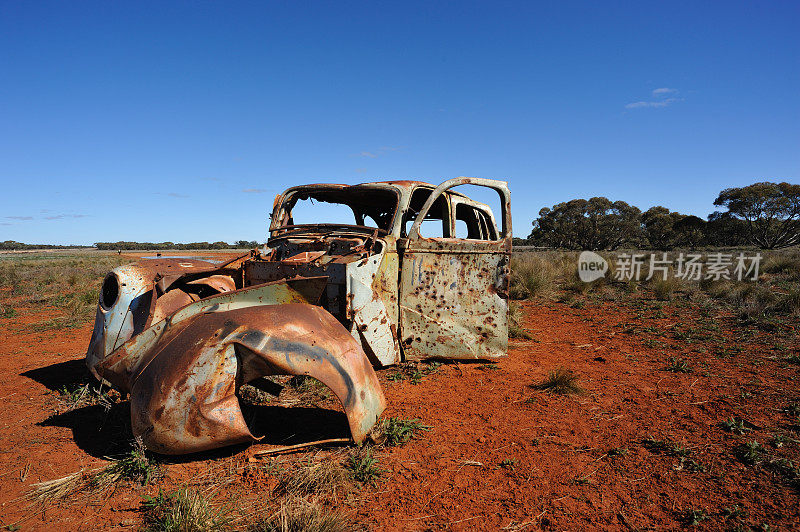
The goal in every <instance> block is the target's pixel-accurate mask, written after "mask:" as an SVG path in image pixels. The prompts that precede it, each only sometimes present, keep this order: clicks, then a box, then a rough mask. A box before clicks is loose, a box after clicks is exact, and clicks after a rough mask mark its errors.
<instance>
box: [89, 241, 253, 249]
mask: <svg viewBox="0 0 800 532" xmlns="http://www.w3.org/2000/svg"><path fill="white" fill-rule="evenodd" d="M258 245H259V243H258V241H256V240H237V241H236V242H234V243H233V244H228V243H227V242H221V241H220V242H188V243H185V244H181V243H174V242H124V241H120V242H96V243H95V245H94V247H96V248H97V249H101V250H114V251H117V250H122V251H126V250H133V249H137V250H145V251H147V250H155V249H158V250H162V249H184V250H186V249H237V248H248V249H250V248H254V247H256V246H258Z"/></svg>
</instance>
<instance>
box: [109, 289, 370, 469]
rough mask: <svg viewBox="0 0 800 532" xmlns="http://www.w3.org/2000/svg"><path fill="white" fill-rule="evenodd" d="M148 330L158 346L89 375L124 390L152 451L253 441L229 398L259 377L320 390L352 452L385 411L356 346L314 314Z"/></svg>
mask: <svg viewBox="0 0 800 532" xmlns="http://www.w3.org/2000/svg"><path fill="white" fill-rule="evenodd" d="M229 308H230V307H229ZM154 327H157V328H159V329H160V332H159V333H158V334H157V335H156V336H158V341H156V342H153V343H151V344H150V345H142V344H141V343H140V342H137V340H138V338H139V337H136V338H134V339H132V340H131V341H130V342H129V343H131V348H130V349H127V348H126V347H127V344H126V346H123V348H122V349H120V351H121V353H120V356H113V357H111V358H110V359H107V360H106V361H103V362H101V363H100V364H99V365H98V366H97V367H96V370H97V373H98V374H99V375H100V376H101V377H103V378H106V379H107V380H109V381H111V382H114V383H117V384H121V381H123V380H124V381H126V388H127V389H129V390H130V394H131V422H132V427H133V432H134V436H137V437H141V438H142V439H143V441H144V443H145V445H147V447H148V448H149V449H151V450H154V451H157V452H160V453H164V454H183V453H190V452H198V451H204V450H208V449H214V448H218V447H222V446H226V445H232V444H235V443H242V442H246V441H256V440H257V439H258V438H257V437H256V436H254V435H253V434H252V433H251V432H250V430H249V429H248V427H247V424H246V423H245V420H244V418H243V416H242V412H241V409H240V407H239V402H238V399H237V397H236V391H237V390H238V387H239V386H240V385H241V384H245V383H247V382H250V381H252V380H254V379H256V378H258V377H261V376H265V375H307V376H310V377H313V378H315V379H317V380H319V381H320V382H322V383H323V384H325V385H326V386H327V387H328V388H330V389H331V390H332V391H333V393H334V394H335V395H336V397H337V398H338V399H339V400H340V401H341V403H342V406H343V407H344V411H345V414H346V416H347V419H348V423H349V425H350V431H351V434H352V437H353V440H354V441H355V442H357V443H360V442H362V441H364V439H366V437H367V435H368V434H369V431H370V430H371V429H372V427H373V426H374V425H375V423H376V421H377V419H378V417H379V416H380V414H381V412H382V411H383V409H384V407H385V399H384V397H383V393H382V391H381V388H380V384H379V383H378V380H377V376H376V375H375V372H374V370H373V369H372V366H371V365H370V363H369V360H368V359H367V357H366V356H365V355H364V353H363V351H362V350H361V348H360V347H359V345H358V343H357V342H356V341H355V340H354V339H353V338H352V336H350V334H349V333H348V332H347V330H346V329H344V327H342V325H341V324H340V323H339V322H337V321H336V320H335V319H334V318H333V317H332V316H331V315H330V314H328V313H327V312H325V311H324V310H323V309H321V308H319V307H317V306H315V305H309V304H306V303H287V304H281V305H261V306H246V307H238V308H236V307H235V308H232V310H219V309H215V310H212V311H209V312H204V313H200V314H197V313H195V314H193V315H192V316H191V317H185V318H184V319H182V320H179V321H177V322H174V323H173V322H170V321H168V320H165V321H164V322H161V323H159V324H157V325H156V326H154ZM144 335H148V332H147V331H146V332H145V333H144ZM140 336H142V335H140ZM140 349H144V351H140ZM115 355H116V353H115Z"/></svg>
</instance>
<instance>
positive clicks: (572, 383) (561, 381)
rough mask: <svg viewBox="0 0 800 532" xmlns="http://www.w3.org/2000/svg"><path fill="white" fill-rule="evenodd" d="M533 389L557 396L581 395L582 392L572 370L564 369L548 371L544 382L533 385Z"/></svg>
mask: <svg viewBox="0 0 800 532" xmlns="http://www.w3.org/2000/svg"><path fill="white" fill-rule="evenodd" d="M535 388H537V389H539V390H545V391H547V392H550V393H554V394H558V395H572V394H582V393H583V391H584V390H583V388H581V387H580V386H579V385H578V376H577V375H575V373H573V372H572V370H569V369H564V368H556V369H554V370H552V371H550V372H549V373H548V374H547V378H546V379H545V380H544V382H542V383H541V384H537V385H535Z"/></svg>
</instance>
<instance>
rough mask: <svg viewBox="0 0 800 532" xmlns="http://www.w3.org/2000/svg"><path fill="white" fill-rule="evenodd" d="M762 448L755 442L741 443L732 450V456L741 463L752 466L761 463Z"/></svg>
mask: <svg viewBox="0 0 800 532" xmlns="http://www.w3.org/2000/svg"><path fill="white" fill-rule="evenodd" d="M763 452H764V448H763V447H762V446H761V444H760V443H758V442H757V441H755V440H753V441H749V442H746V443H742V444H740V445H739V446H737V447H736V449H734V451H733V454H734V455H736V458H738V459H739V460H741V461H742V462H743V463H745V464H748V465H753V464H756V463H758V462H759V461H761V455H762V454H763Z"/></svg>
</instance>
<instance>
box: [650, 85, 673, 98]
mask: <svg viewBox="0 0 800 532" xmlns="http://www.w3.org/2000/svg"><path fill="white" fill-rule="evenodd" d="M677 92H678V89H670V88H669V87H661V88H660V89H655V90H654V91H653V96H661V95H664V94H675V93H677Z"/></svg>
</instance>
